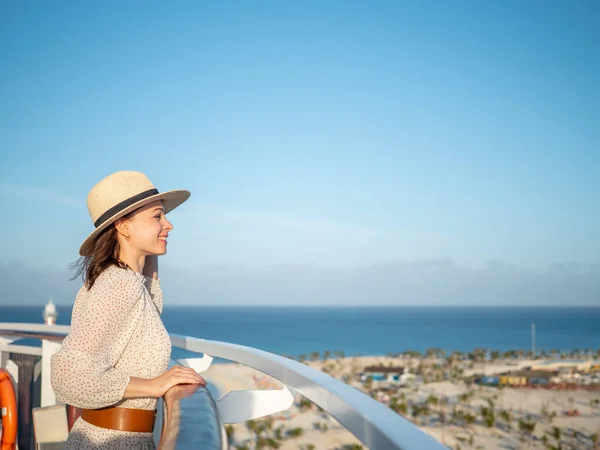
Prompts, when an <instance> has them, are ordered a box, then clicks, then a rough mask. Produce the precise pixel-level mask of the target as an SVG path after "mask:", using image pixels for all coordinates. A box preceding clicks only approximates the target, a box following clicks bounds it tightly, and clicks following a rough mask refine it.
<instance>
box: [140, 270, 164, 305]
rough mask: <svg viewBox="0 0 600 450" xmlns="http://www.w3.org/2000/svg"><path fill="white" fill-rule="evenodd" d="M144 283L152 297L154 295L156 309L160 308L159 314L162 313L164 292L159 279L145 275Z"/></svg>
mask: <svg viewBox="0 0 600 450" xmlns="http://www.w3.org/2000/svg"><path fill="white" fill-rule="evenodd" d="M144 284H145V285H146V288H147V289H148V292H149V293H150V297H152V301H153V302H154V304H155V305H156V309H158V312H159V314H162V308H163V294H162V289H161V288H160V282H159V280H158V279H156V278H150V277H146V276H144Z"/></svg>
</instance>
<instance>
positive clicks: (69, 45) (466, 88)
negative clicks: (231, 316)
mask: <svg viewBox="0 0 600 450" xmlns="http://www.w3.org/2000/svg"><path fill="white" fill-rule="evenodd" d="M598 42H600V6H599V5H598V3H597V2H594V1H588V2H586V1H581V2H552V1H548V2H543V4H542V3H540V2H533V1H532V2H510V1H507V2H502V3H501V4H500V3H498V4H491V3H489V2H475V1H457V2H452V3H449V2H443V1H439V2H433V1H430V2H378V3H376V4H374V3H373V2H347V1H344V2H341V1H340V2H335V1H332V2H326V3H325V2H295V3H293V2H275V1H273V2H267V1H261V2H219V3H217V2H210V3H209V2H175V3H171V4H166V3H164V2H141V1H139V2H136V1H132V2H126V3H122V2H95V3H92V2H85V3H82V2H67V1H64V2H59V3H40V2H3V3H2V4H0V57H1V61H2V67H3V69H2V70H1V71H0V98H1V99H2V102H1V103H0V152H1V156H2V164H1V165H0V206H1V208H0V211H1V212H0V264H4V265H5V270H4V273H5V274H6V273H13V272H10V271H9V270H6V267H11V268H12V269H11V270H13V269H14V267H21V268H22V271H23V274H22V275H23V276H27V270H29V268H31V269H32V270H34V269H35V270H36V271H46V272H44V273H54V272H52V271H53V270H58V272H57V273H59V274H60V273H62V272H61V271H64V267H65V266H66V265H67V264H68V263H69V262H71V261H73V260H74V259H75V258H76V257H77V249H78V247H79V244H80V243H81V241H82V240H83V239H84V238H85V237H86V236H87V235H88V234H89V232H90V231H91V229H92V225H91V221H90V219H89V216H88V215H87V210H86V208H85V198H86V195H87V192H88V191H89V189H90V188H91V187H92V186H93V185H94V184H95V183H96V182H97V181H99V180H100V179H101V178H103V177H104V176H106V175H108V174H109V173H111V172H114V171H117V170H140V171H143V172H144V173H146V174H147V175H148V176H149V177H150V178H151V179H152V180H153V181H154V183H155V184H156V185H157V187H158V188H159V190H168V189H174V188H187V189H190V190H191V191H192V197H191V199H190V201H189V202H188V203H186V204H185V205H184V206H183V207H181V208H180V209H178V210H176V211H175V212H173V213H172V215H171V219H172V220H173V223H174V225H175V229H174V231H173V233H172V238H171V239H170V242H169V254H168V255H167V256H166V257H164V258H163V260H164V263H163V267H166V268H169V267H170V268H171V270H173V271H177V270H179V269H181V270H183V269H185V270H186V271H190V273H192V274H196V275H191V276H190V277H191V278H190V280H192V281H187V282H189V283H191V284H193V283H194V281H193V279H194V276H196V278H197V277H198V276H199V274H200V273H202V274H204V275H203V276H206V273H214V272H213V271H217V273H215V276H214V279H215V280H223V283H234V284H236V283H237V284H238V285H239V286H242V285H243V286H246V285H245V284H244V282H242V281H240V280H241V279H247V278H252V277H253V276H254V275H255V272H253V271H256V270H261V271H263V272H261V273H263V275H264V274H265V273H271V275H269V276H266V279H265V280H263V281H261V282H260V283H262V284H260V283H259V282H258V281H255V282H256V283H259V284H260V286H262V287H260V288H257V287H254V288H250V287H248V290H249V291H251V292H252V294H251V295H250V294H249V295H248V298H247V299H245V300H244V299H242V298H241V297H243V296H244V294H243V292H246V291H243V290H241V291H240V292H241V293H238V294H235V295H234V294H231V295H229V296H226V295H222V296H221V297H219V295H220V294H218V293H215V292H212V291H211V295H210V296H208V300H207V301H208V302H209V303H210V302H213V303H221V302H224V303H236V302H238V301H239V302H242V303H244V302H246V303H256V302H267V303H277V302H280V301H281V299H282V298H283V297H285V296H286V295H287V296H292V297H293V295H292V293H295V292H297V290H296V288H292V287H290V286H288V287H287V288H286V289H287V290H286V289H284V290H283V291H282V292H278V293H273V292H269V289H268V286H269V283H270V282H269V280H272V279H273V277H275V278H277V279H279V278H278V277H279V276H280V275H273V274H275V273H276V274H280V270H281V267H284V268H286V270H288V271H289V273H288V272H286V275H285V277H284V278H286V279H288V278H290V277H291V278H294V280H295V281H294V283H296V284H298V283H300V281H299V280H303V279H304V278H303V277H304V276H305V275H306V274H305V272H304V269H305V268H306V267H311V269H310V270H311V271H312V270H317V271H321V272H322V273H321V272H319V273H321V275H319V277H321V276H324V277H325V278H326V279H328V280H330V283H333V284H335V283H342V282H343V281H342V280H343V279H344V278H343V276H341V275H339V274H340V273H343V272H344V271H353V270H357V271H359V272H360V273H361V274H363V275H360V276H361V277H364V276H365V275H364V272H365V271H366V272H369V271H373V270H383V269H381V267H384V266H385V267H388V266H389V265H397V264H400V265H402V266H403V267H406V265H407V264H408V265H414V267H413V269H411V270H417V269H416V268H418V270H425V269H423V264H422V263H421V262H422V261H429V262H431V261H433V264H434V265H436V264H437V265H439V264H442V266H444V267H446V268H447V267H449V266H448V264H449V263H448V261H451V264H450V266H451V267H453V269H452V270H459V271H461V273H463V272H465V271H466V272H468V273H470V274H471V275H470V276H472V277H473V279H474V280H476V279H479V278H480V271H481V270H491V269H490V268H491V267H495V268H496V269H497V267H498V266H497V262H498V261H501V262H502V264H507V265H510V267H518V270H517V269H514V270H515V271H517V272H518V273H521V272H524V273H527V274H529V275H528V276H531V277H532V278H531V281H530V282H528V283H531V284H532V285H535V286H538V285H536V284H535V283H538V281H539V280H538V278H536V277H540V276H542V277H550V279H551V281H549V282H550V283H554V282H555V281H556V280H555V279H554V278H553V277H555V275H556V274H555V269H556V267H560V268H562V269H564V268H569V269H568V270H569V271H571V272H577V274H576V276H585V277H587V278H586V280H587V281H586V282H585V283H583V284H582V283H581V282H579V281H577V282H575V285H573V286H571V285H569V288H568V289H567V287H565V286H563V288H564V289H566V290H565V292H569V293H571V294H570V296H571V297H572V298H571V300H569V299H566V298H565V299H563V300H561V299H560V298H557V299H556V302H558V303H561V302H563V303H564V302H569V301H572V299H573V298H575V299H580V300H579V301H580V302H582V303H586V304H588V303H590V302H592V303H593V302H595V304H598V302H599V301H600V300H598V299H599V298H600V287H599V286H600V281H599V278H600V269H598V266H597V264H598V261H599V258H598V255H600V239H599V238H598V230H599V229H600V208H599V206H600V151H599V143H600V127H599V126H598V123H600V89H599V82H598V81H597V80H598V79H600V47H599V46H598ZM489 261H494V262H493V263H490V262H489ZM565 263H566V264H565ZM595 264H596V265H595ZM290 267H291V268H292V269H290ZM294 267H296V268H297V269H293V268H294ZM315 267H316V268H315ZM411 267H412V266H411ZM503 267H504V266H503ZM377 268H379V269H377ZM496 269H494V270H496ZM562 269H561V270H562ZM15 270H16V269H15ZM231 270H235V271H245V272H244V275H243V276H241V275H240V276H241V278H236V277H235V276H233V275H232V273H231ZM427 270H429V269H427ZM270 271H271V272H270ZM327 271H336V272H335V273H336V274H337V275H335V276H331V277H329V278H328V276H327V275H324V274H331V272H327ZM383 272H385V273H387V272H386V270H383ZM580 272H583V275H582V274H581V273H580ZM36 273H38V272H36ZM236 273H238V272H236ZM369 273H371V272H369ZM561 273H562V272H561ZM253 274H254V275H253ZM549 274H550V275H549ZM513 275H514V274H513ZM571 275H573V274H571ZM57 276H58V277H60V276H62V275H57ZM519 276H521V275H514V276H512V275H511V277H508V278H507V279H506V280H505V278H501V279H502V280H505V281H504V283H505V284H504V286H509V287H510V289H513V290H515V289H516V291H515V292H520V294H519V296H517V297H518V298H523V299H524V300H523V301H531V302H536V301H541V296H542V294H541V293H540V292H541V291H539V290H538V291H535V292H534V291H527V290H520V291H519V290H518V289H520V288H519V286H520V285H519ZM573 276H575V275H573ZM501 277H506V275H505V274H503V275H502V276H501ZM2 278H4V279H2ZM400 278H402V277H400ZM14 279H19V280H20V278H18V276H17V275H15V276H14ZM254 279H255V280H257V279H262V278H261V277H258V276H254ZM423 279H424V278H423ZM535 280H538V281H535ZM571 281H572V280H571ZM10 283H11V281H10V280H8V276H4V277H2V276H1V275H0V293H1V292H3V291H2V288H3V286H4V292H5V294H4V295H2V296H1V297H3V298H0V303H10V302H11V301H12V300H8V301H7V300H6V299H7V298H8V296H7V295H8V294H6V292H11V295H12V296H13V297H11V298H14V295H16V294H15V293H14V292H15V288H14V286H12V287H10V286H9V287H7V286H8V285H9V284H10ZM165 283H167V285H168V280H166V279H165ZM365 283H366V282H365ZM424 283H425V282H424ZM586 283H587V284H586ZM296 284H294V286H296ZM300 284H301V283H300ZM466 284H467V285H468V284H469V283H468V282H466ZM538 284H539V283H538ZM366 285H368V283H367V284H365V286H366ZM384 285H385V284H384ZM69 286H71V285H69ZM319 286H321V287H319ZM402 286H405V285H402ZM402 286H401V287H402ZM486 286H487V291H486V289H483V290H482V291H481V292H479V291H477V294H476V295H475V293H471V295H470V296H471V297H472V298H471V300H469V301H470V302H474V303H477V302H481V303H485V302H486V301H487V300H486V295H487V294H486V292H489V291H491V290H493V289H496V288H494V286H495V285H494V284H493V283H491V284H489V285H486ZM538 288H539V286H538ZM44 289H47V290H51V289H50V288H49V287H47V286H42V287H40V290H41V291H43V290H44ZM57 289H58V288H57ZM69 289H73V287H70V288H69ZM206 289H208V288H206ZM211 289H212V288H211ZM215 289H216V288H215ZM261 289H262V290H261ZM311 289H312V290H311V296H312V297H311V298H313V299H321V300H322V299H326V301H328V302H331V303H333V304H338V303H339V304H343V303H345V302H346V300H345V299H344V298H343V296H344V295H346V294H347V293H346V294H344V293H337V294H333V293H332V292H330V291H327V290H325V289H323V288H322V285H321V284H318V285H315V287H314V288H311ZM394 289H396V288H394ZM394 289H392V288H390V289H388V290H385V289H383V291H382V292H381V298H382V302H383V303H386V304H387V303H394V302H395V301H396V300H395V298H397V297H398V295H399V294H397V292H396V291H395V290H394ZM402 289H403V288H402ZM440 289H441V291H444V289H443V288H440ZM536 289H537V288H536ZM217 291H218V289H217ZM366 291H367V289H366V288H365V292H366ZM426 291H427V289H425V288H422V290H421V291H419V292H420V293H419V294H418V295H416V297H415V296H413V297H410V298H417V297H418V298H420V299H421V300H419V301H424V302H429V303H435V302H436V301H437V300H438V299H439V295H440V294H439V292H430V293H427V292H429V291H427V292H426ZM61 292H63V291H61ZM64 292H67V291H64ZM69 292H71V291H69ZM402 292H404V291H402ZM511 292H513V291H511ZM544 292H545V291H544ZM536 293H537V294H536ZM205 294H206V292H205V291H203V290H202V289H201V290H200V291H198V292H194V295H193V296H191V294H190V296H191V297H194V298H193V299H191V298H190V299H188V300H186V301H187V302H195V301H197V302H202V301H203V300H200V299H202V298H204V297H205V296H206V295H205ZM32 295H33V294H28V297H27V298H28V299H30V298H31V296H32ZM40 295H41V294H40ZM236 295H238V297H236ZM294 295H295V294H294ZM307 295H308V294H307ZM536 295H537V296H538V297H540V298H538V299H535V298H532V297H535V296H536ZM60 296H64V297H68V295H67V294H64V295H63V294H60V295H59V297H60ZM173 296H174V297H178V298H180V297H184V295H183V294H181V293H180V292H178V293H177V294H176V295H175V294H174V295H173ZM365 296H366V297H368V295H367V294H365ZM333 297H335V298H333ZM366 297H365V298H366ZM465 297H469V296H468V295H466V296H465V295H460V296H455V297H452V298H448V300H447V301H448V302H454V301H455V302H460V301H462V299H464V298H465ZM511 298H516V297H511ZM196 299H197V300H196ZM383 299H384V300H383ZM65 301H67V300H65ZM297 301H298V302H302V301H303V300H302V299H297ZM315 301H317V300H315ZM319 301H320V300H319ZM355 301H356V302H358V303H361V302H367V300H366V299H362V300H361V299H360V298H357V299H356V300H355ZM496 301H498V302H502V299H496ZM574 301H576V300H574Z"/></svg>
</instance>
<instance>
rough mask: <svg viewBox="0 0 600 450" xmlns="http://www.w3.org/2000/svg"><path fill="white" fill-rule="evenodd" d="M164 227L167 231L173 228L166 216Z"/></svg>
mask: <svg viewBox="0 0 600 450" xmlns="http://www.w3.org/2000/svg"><path fill="white" fill-rule="evenodd" d="M165 228H167V229H168V230H169V231H171V230H172V229H173V224H172V223H171V222H169V221H168V220H167V218H166V217H165Z"/></svg>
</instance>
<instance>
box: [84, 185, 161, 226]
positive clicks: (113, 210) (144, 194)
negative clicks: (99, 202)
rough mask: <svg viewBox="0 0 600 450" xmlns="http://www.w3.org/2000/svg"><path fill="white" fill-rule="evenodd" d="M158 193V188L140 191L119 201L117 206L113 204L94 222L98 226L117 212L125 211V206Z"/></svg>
mask: <svg viewBox="0 0 600 450" xmlns="http://www.w3.org/2000/svg"><path fill="white" fill-rule="evenodd" d="M156 194H158V189H149V190H147V191H144V192H140V193H139V194H137V195H134V196H133V197H129V198H128V199H126V200H123V201H122V202H120V203H117V204H116V205H115V206H113V207H112V208H110V209H109V210H108V211H106V212H104V214H102V215H101V216H100V217H98V220H96V221H95V222H94V226H95V227H96V228H98V227H99V226H100V225H101V224H103V223H104V222H105V221H106V220H108V219H110V218H111V217H112V216H114V215H115V214H118V213H119V212H121V211H123V210H124V209H125V208H128V207H129V206H131V205H133V204H134V203H137V202H139V201H140V200H144V199H145V198H148V197H152V196H153V195H156Z"/></svg>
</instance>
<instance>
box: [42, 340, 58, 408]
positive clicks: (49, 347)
mask: <svg viewBox="0 0 600 450" xmlns="http://www.w3.org/2000/svg"><path fill="white" fill-rule="evenodd" d="M61 345H62V344H61V343H60V342H56V341H50V340H47V339H42V398H41V406H52V405H56V396H55V395H54V391H53V390H52V385H51V384H50V357H51V356H52V355H53V354H54V353H56V352H58V351H59V350H60V347H61Z"/></svg>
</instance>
